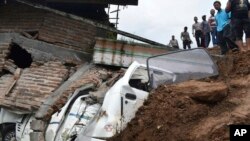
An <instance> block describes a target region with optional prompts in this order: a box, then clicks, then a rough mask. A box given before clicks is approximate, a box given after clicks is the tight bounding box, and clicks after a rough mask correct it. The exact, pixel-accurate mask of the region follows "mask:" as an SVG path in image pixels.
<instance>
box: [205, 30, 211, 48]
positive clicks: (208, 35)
mask: <svg viewBox="0 0 250 141" xmlns="http://www.w3.org/2000/svg"><path fill="white" fill-rule="evenodd" d="M210 40H211V39H210V33H206V35H205V47H206V48H208V46H209V43H210Z"/></svg>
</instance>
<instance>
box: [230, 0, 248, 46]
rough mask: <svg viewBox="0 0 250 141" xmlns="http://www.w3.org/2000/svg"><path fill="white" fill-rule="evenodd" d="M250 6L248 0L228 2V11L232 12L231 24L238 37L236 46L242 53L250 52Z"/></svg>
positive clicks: (231, 0)
mask: <svg viewBox="0 0 250 141" xmlns="http://www.w3.org/2000/svg"><path fill="white" fill-rule="evenodd" d="M249 10H250V4H249V1H248V0H228V2H227V6H226V11H227V12H231V14H232V17H231V22H232V26H233V31H234V32H235V35H236V44H237V45H238V46H239V48H240V50H241V51H246V50H250V20H249V17H248V12H249ZM243 32H245V34H246V44H247V47H246V48H245V47H244V46H243V41H242V38H243Z"/></svg>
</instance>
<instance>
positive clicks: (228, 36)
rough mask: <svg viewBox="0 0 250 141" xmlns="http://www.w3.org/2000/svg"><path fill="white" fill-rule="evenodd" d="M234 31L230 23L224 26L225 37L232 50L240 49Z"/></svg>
mask: <svg viewBox="0 0 250 141" xmlns="http://www.w3.org/2000/svg"><path fill="white" fill-rule="evenodd" d="M233 32H234V31H232V27H231V26H230V25H229V24H228V25H226V26H225V27H224V29H223V38H224V40H225V41H226V43H227V46H228V48H230V49H232V51H238V50H239V49H238V46H237V45H236V44H235V42H234V41H233V38H234V37H233V35H234V33H233Z"/></svg>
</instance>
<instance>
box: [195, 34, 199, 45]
mask: <svg viewBox="0 0 250 141" xmlns="http://www.w3.org/2000/svg"><path fill="white" fill-rule="evenodd" d="M195 41H196V44H197V47H200V41H199V34H198V32H197V31H196V32H195Z"/></svg>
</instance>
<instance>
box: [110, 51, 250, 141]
mask: <svg viewBox="0 0 250 141" xmlns="http://www.w3.org/2000/svg"><path fill="white" fill-rule="evenodd" d="M216 51H218V50H216V49H213V50H212V51H211V54H217V53H216ZM215 58H216V59H215V60H216V62H217V64H218V68H219V72H220V74H219V76H217V77H213V78H207V79H204V80H199V81H194V80H191V81H188V82H184V83H179V84H175V85H163V86H160V87H158V88H157V89H156V90H154V91H153V92H152V93H151V94H150V96H149V98H148V100H147V101H146V102H145V104H144V106H143V107H141V108H140V109H139V111H138V112H137V114H136V117H135V118H134V119H133V120H132V121H131V122H130V123H129V124H128V127H127V128H126V129H125V130H124V131H123V132H122V133H121V134H119V135H118V136H116V137H114V138H112V139H110V141H228V140H229V125H230V124H249V125H250V51H249V52H244V53H236V54H230V53H229V54H228V55H226V56H224V57H215Z"/></svg>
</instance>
